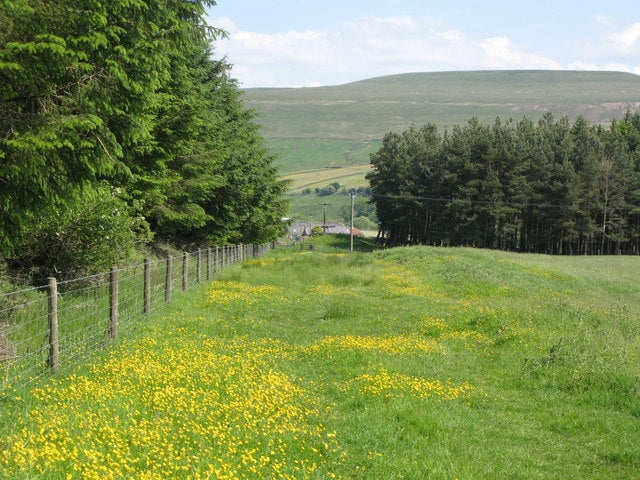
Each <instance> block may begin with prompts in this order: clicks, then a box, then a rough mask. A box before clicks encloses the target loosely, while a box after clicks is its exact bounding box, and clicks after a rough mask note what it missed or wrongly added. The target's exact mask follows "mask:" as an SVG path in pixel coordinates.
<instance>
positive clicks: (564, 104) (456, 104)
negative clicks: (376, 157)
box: [245, 70, 640, 173]
mask: <svg viewBox="0 0 640 480" xmlns="http://www.w3.org/2000/svg"><path fill="white" fill-rule="evenodd" d="M245 100H246V103H247V106H249V107H251V108H254V109H256V110H257V111H258V112H259V113H260V117H259V120H258V121H259V123H260V124H261V125H263V132H262V133H263V135H264V136H265V137H266V138H267V139H268V141H269V143H270V145H271V147H272V149H273V151H274V152H276V153H278V154H280V155H281V157H282V158H281V162H280V163H281V165H282V170H283V172H287V173H290V172H295V171H300V170H307V169H312V168H318V167H323V166H336V165H345V164H354V163H363V162H367V161H368V154H369V152H371V151H374V150H376V149H377V148H378V146H379V144H380V143H379V141H380V139H381V138H382V137H383V135H384V134H385V133H387V132H389V131H401V130H404V129H406V128H407V127H408V126H410V125H412V124H414V125H422V124H424V123H427V122H434V123H436V124H437V125H438V126H439V127H440V128H444V127H450V126H452V125H454V124H462V123H465V122H466V121H467V120H468V119H469V118H471V117H473V116H475V117H478V118H479V119H480V120H482V121H486V122H493V120H495V118H496V116H500V117H501V118H502V119H508V118H510V117H511V118H513V119H516V120H517V119H520V118H522V117H523V116H524V115H526V116H527V117H528V118H532V119H537V118H539V117H541V116H542V115H543V114H544V113H546V112H553V113H554V114H555V115H558V116H560V115H567V116H568V117H569V118H571V119H574V118H576V117H577V116H578V115H583V116H584V117H586V118H587V119H588V120H590V121H591V122H598V123H609V122H610V121H611V119H612V118H620V117H621V116H623V115H624V113H625V112H626V111H627V110H631V111H633V112H635V111H637V110H638V109H640V76H638V75H633V74H630V73H619V72H584V71H580V72H578V71H534V70H531V71H530V70H524V71H476V72H440V73H408V74H401V75H391V76H385V77H378V78H372V79H369V80H362V81H359V82H353V83H348V84H345V85H338V86H332V87H315V88H295V89H294V88H263V89H246V90H245Z"/></svg>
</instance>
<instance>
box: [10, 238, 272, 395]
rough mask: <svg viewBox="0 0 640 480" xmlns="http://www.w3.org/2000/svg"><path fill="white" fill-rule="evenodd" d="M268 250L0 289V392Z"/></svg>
mask: <svg viewBox="0 0 640 480" xmlns="http://www.w3.org/2000/svg"><path fill="white" fill-rule="evenodd" d="M270 249H271V245H269V244H267V245H232V246H222V247H212V248H206V249H200V250H197V251H195V252H190V253H184V254H183V255H180V256H176V257H169V258H166V259H159V260H150V259H145V261H144V263H142V264H138V265H130V266H127V267H123V268H115V267H114V268H112V269H111V271H110V272H106V273H100V274H97V275H91V276H88V277H84V278H77V279H73V280H68V281H64V282H58V281H57V280H56V279H55V278H53V277H51V278H49V282H48V284H47V285H45V286H41V287H34V288H28V289H24V290H20V291H15V292H10V293H4V294H0V394H2V393H3V392H5V391H6V390H8V389H11V388H12V387H19V386H24V385H27V384H29V383H31V382H33V381H34V380H35V379H37V378H39V377H41V376H43V375H46V374H48V372H50V371H52V370H56V369H57V368H58V367H59V366H60V365H67V364H69V363H71V362H72V361H73V360H74V359H75V358H76V357H78V356H80V355H83V354H86V353H88V352H90V351H92V350H94V349H97V348H99V347H101V346H103V345H105V344H107V343H108V342H109V341H111V340H112V339H115V338H117V337H118V336H119V335H123V334H126V332H127V331H128V330H130V329H132V328H133V327H134V326H135V325H136V322H137V321H139V320H140V319H141V318H143V317H144V316H145V315H148V314H149V313H151V312H152V311H155V310H157V309H160V308H162V307H163V306H165V305H167V304H168V303H169V302H170V301H171V300H172V298H174V297H175V296H176V295H179V294H180V293H181V292H184V291H188V290H189V289H191V288H192V287H194V286H195V285H197V284H198V283H201V282H202V281H206V280H211V279H212V278H213V277H214V276H215V275H216V274H217V273H218V272H220V271H221V270H223V269H224V268H226V267H229V266H232V265H234V264H236V263H239V262H241V261H243V260H246V259H249V258H255V257H259V256H262V255H264V254H265V253H267V252H268V251H269V250H270Z"/></svg>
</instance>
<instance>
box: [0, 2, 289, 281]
mask: <svg viewBox="0 0 640 480" xmlns="http://www.w3.org/2000/svg"><path fill="white" fill-rule="evenodd" d="M213 5H215V2H213V1H211V0H192V1H184V0H162V1H160V0H109V1H108V2H106V1H102V0H55V1H52V0H29V1H27V0H2V1H1V2H0V262H1V263H2V264H3V265H4V266H3V267H2V268H4V269H7V268H8V269H9V270H10V271H11V272H12V273H17V274H20V275H23V276H24V277H25V278H26V279H27V280H29V279H32V280H33V279H41V278H43V277H45V276H47V275H50V274H53V273H55V274H56V276H58V278H60V279H64V278H73V277H76V276H79V275H83V274H86V273H89V272H96V271H103V270H104V269H107V268H108V267H109V266H111V265H116V264H118V263H119V262H122V261H124V260H126V259H127V258H129V257H130V256H131V255H133V254H134V252H136V250H137V249H138V248H139V246H140V245H144V244H146V243H148V242H149V241H151V240H152V239H153V240H154V241H155V242H167V244H170V245H173V246H176V247H179V248H185V247H186V246H189V245H197V244H217V245H222V244H232V243H260V242H265V241H269V240H273V239H275V238H277V237H278V236H279V235H280V233H281V230H282V223H281V221H280V219H281V218H282V216H284V214H285V213H286V210H287V205H286V202H285V201H284V200H283V199H282V194H283V193H284V191H285V190H286V188H287V187H286V182H283V181H282V180H280V177H279V174H278V171H277V169H276V167H275V166H274V158H273V156H272V155H271V154H270V153H269V152H268V150H267V148H266V146H265V145H264V143H263V140H262V138H261V137H260V135H259V132H258V126H257V125H256V124H255V123H254V120H255V113H254V112H253V111H252V110H250V109H248V108H246V107H245V105H244V102H243V98H242V94H241V92H240V90H239V88H238V85H237V82H236V81H235V80H234V79H233V78H231V76H230V66H229V65H228V63H227V62H226V60H225V59H215V51H214V45H215V42H216V40H218V39H220V38H221V37H222V36H224V35H225V32H224V31H222V30H220V29H216V28H212V27H210V26H209V25H207V23H206V21H205V15H206V11H205V8H207V7H211V6H213ZM0 273H1V272H0Z"/></svg>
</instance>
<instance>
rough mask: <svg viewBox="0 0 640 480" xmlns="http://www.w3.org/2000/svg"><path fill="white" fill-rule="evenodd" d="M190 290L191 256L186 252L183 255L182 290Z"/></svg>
mask: <svg viewBox="0 0 640 480" xmlns="http://www.w3.org/2000/svg"><path fill="white" fill-rule="evenodd" d="M188 288H189V254H188V253H187V252H184V253H183V254H182V290H184V291H186V290H187V289H188Z"/></svg>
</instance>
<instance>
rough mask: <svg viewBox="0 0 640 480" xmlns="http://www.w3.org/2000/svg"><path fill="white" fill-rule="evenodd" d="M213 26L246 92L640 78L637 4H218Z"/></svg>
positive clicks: (529, 0) (364, 0)
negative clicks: (490, 76)
mask: <svg viewBox="0 0 640 480" xmlns="http://www.w3.org/2000/svg"><path fill="white" fill-rule="evenodd" d="M209 23H210V24H211V25H213V26H216V27H221V28H224V29H225V30H226V31H227V32H228V33H229V39H227V40H219V41H218V42H217V43H216V56H218V57H221V56H226V57H227V59H228V61H229V63H231V64H232V65H233V70H232V75H233V76H234V78H236V79H238V80H239V82H240V84H241V86H243V87H274V86H281V87H300V86H318V85H338V84H342V83H347V82H351V81H356V80H362V79H365V78H371V77H376V76H380V75H390V74H395V73H406V72H428V71H449V70H482V69H563V70H567V69H570V70H616V71H626V72H632V73H635V74H638V75H640V7H639V6H638V4H637V0H633V1H632V0H610V1H609V2H604V1H602V0H601V1H598V2H596V1H592V0H581V1H574V0H556V1H549V0H525V1H519V0H510V1H506V0H485V1H483V2H479V1H471V0H449V1H429V0H426V1H419V0H386V1H382V0H272V1H269V0H262V1H258V0H218V1H217V6H215V7H212V8H211V9H210V16H209Z"/></svg>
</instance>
